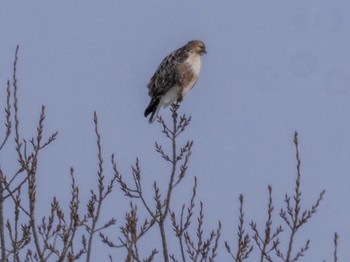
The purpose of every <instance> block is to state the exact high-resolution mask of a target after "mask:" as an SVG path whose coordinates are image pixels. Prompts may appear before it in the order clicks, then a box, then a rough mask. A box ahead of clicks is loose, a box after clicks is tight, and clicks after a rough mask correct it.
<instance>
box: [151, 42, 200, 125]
mask: <svg viewBox="0 0 350 262" xmlns="http://www.w3.org/2000/svg"><path fill="white" fill-rule="evenodd" d="M205 53H206V49H205V45H204V43H203V42H202V41H199V40H193V41H190V42H188V43H187V44H186V45H184V46H183V47H181V48H179V49H177V50H175V51H174V52H172V53H171V54H169V55H168V56H166V57H165V58H164V59H163V61H162V62H161V63H160V65H159V66H158V68H157V70H156V72H155V73H154V75H153V76H152V78H151V79H150V81H149V83H148V85H147V88H148V94H149V96H150V97H151V101H150V103H149V105H148V107H147V108H146V111H145V117H147V116H148V115H149V114H150V113H152V114H151V117H150V120H149V121H150V123H152V122H153V121H154V120H155V119H156V118H157V114H158V112H159V109H160V108H161V107H162V106H163V107H167V106H169V105H170V104H171V103H173V102H176V101H177V102H181V101H182V99H183V98H184V96H185V95H186V94H187V92H188V91H189V90H190V89H191V88H192V87H193V86H194V85H195V83H196V82H197V79H198V75H199V71H200V67H201V61H200V57H201V56H202V55H203V54H205Z"/></svg>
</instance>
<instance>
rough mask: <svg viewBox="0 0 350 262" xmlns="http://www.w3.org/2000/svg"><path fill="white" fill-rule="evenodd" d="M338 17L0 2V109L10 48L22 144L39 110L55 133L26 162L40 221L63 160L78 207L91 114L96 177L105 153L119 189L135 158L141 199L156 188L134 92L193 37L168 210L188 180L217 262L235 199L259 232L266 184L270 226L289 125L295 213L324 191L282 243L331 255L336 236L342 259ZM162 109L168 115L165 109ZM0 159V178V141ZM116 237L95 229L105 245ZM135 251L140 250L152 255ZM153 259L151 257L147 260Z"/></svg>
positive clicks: (322, 8) (112, 209) (277, 10)
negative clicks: (187, 121)
mask: <svg viewBox="0 0 350 262" xmlns="http://www.w3.org/2000/svg"><path fill="white" fill-rule="evenodd" d="M349 13H350V2H349V1H346V0H343V1H341V0H339V1H334V0H332V1H326V0H314V1H313V0H309V1H295V0H293V1H289V0H288V1H277V0H271V1H258V0H256V1H243V0H241V1H237V0H230V1H228V0H220V1H204V0H192V1H184V0H181V1H153V0H149V1H121V0H120V1H99V2H98V3H97V2H95V1H80V0H79V1H43V0H40V1H35V3H33V2H28V1H2V2H1V3H0V83H1V86H2V91H1V94H2V95H1V97H2V98H1V100H0V102H1V103H2V104H3V105H4V103H5V101H6V100H5V98H4V95H5V88H6V81H7V79H9V78H11V75H12V62H13V57H14V51H15V48H16V45H17V44H19V45H20V50H19V64H18V75H17V76H18V79H19V107H20V118H21V128H22V136H23V137H24V138H30V137H31V136H32V135H34V134H35V127H36V121H37V120H38V117H39V113H40V107H41V105H42V104H44V105H45V106H46V116H47V117H46V130H47V133H46V134H47V135H49V134H51V133H52V132H54V131H56V130H57V131H58V132H59V135H58V139H57V141H55V142H54V144H52V145H51V146H50V147H48V148H47V150H46V151H45V153H44V154H43V155H42V157H41V162H40V164H39V173H38V174H39V177H38V183H39V188H38V190H37V191H38V199H39V200H40V203H39V204H38V207H39V215H40V212H42V213H43V214H44V213H45V212H46V211H47V210H48V208H49V207H50V200H51V199H52V197H53V196H54V195H57V196H58V199H60V201H62V203H67V202H68V199H69V190H70V188H69V183H70V178H69V168H70V167H71V166H73V167H74V168H75V171H76V177H77V180H78V181H79V182H78V183H79V186H80V188H81V194H82V197H81V198H82V202H83V203H84V202H86V201H87V199H88V192H89V190H90V188H93V187H96V176H95V173H96V170H97V157H96V154H97V150H96V140H95V135H94V127H93V121H92V116H93V112H94V110H96V111H97V113H98V116H99V123H100V132H101V135H102V145H103V152H104V159H105V172H106V176H107V177H111V175H112V170H111V166H110V163H109V159H110V155H111V154H112V153H115V154H116V157H117V164H118V167H119V169H120V171H121V172H122V174H123V175H124V177H126V178H128V179H130V180H129V181H130V182H131V181H132V180H131V173H130V166H131V165H132V164H133V163H134V161H135V158H136V157H139V159H140V164H141V168H142V171H143V177H144V183H145V187H146V188H148V190H149V192H150V193H151V189H152V184H153V181H154V180H155V179H157V181H159V182H160V183H161V184H162V183H163V185H166V182H167V178H168V174H169V172H168V171H169V168H170V167H169V166H167V165H166V164H164V163H163V162H162V161H160V158H159V156H158V155H157V154H156V152H155V151H154V149H153V147H154V143H155V141H163V142H164V139H163V138H162V134H161V132H160V126H159V125H158V124H153V125H149V124H148V120H147V119H145V118H144V117H143V112H144V109H145V108H146V106H147V105H148V102H149V97H148V95H147V89H146V85H147V83H148V81H149V79H150V77H151V76H152V75H153V73H154V71H155V70H156V68H157V66H158V65H159V63H160V62H161V60H162V59H163V58H164V57H165V56H166V55H167V54H168V53H170V52H171V51H173V50H175V49H176V48H179V47H181V46H182V45H184V44H185V43H187V42H188V41H189V40H192V39H201V40H203V41H204V42H205V44H206V46H207V51H208V54H207V55H206V56H204V57H203V58H202V71H201V75H200V78H199V81H198V82H197V84H196V86H195V88H194V89H193V90H192V91H191V92H190V93H189V94H188V96H187V97H186V99H185V100H184V102H183V104H182V105H181V108H180V112H181V113H186V114H187V115H191V116H192V122H191V125H190V126H189V128H188V130H187V132H186V133H185V135H184V136H183V138H182V140H181V141H182V142H185V140H186V139H193V140H194V147H193V154H192V156H191V160H190V167H189V172H188V174H187V178H186V179H185V180H184V182H183V184H182V186H181V187H179V188H178V189H177V192H175V199H176V200H175V201H176V202H174V205H175V203H176V204H178V205H179V206H180V205H182V202H183V201H186V200H187V199H188V197H189V196H190V193H191V187H192V184H193V177H194V176H197V177H198V180H199V181H198V182H199V185H198V198H197V200H198V201H199V200H202V201H203V202H204V206H205V219H206V225H207V226H206V229H207V230H209V229H211V228H214V227H215V226H216V225H217V221H218V220H219V219H220V220H221V221H222V223H223V234H222V238H221V248H220V250H219V253H220V255H219V259H218V261H230V260H229V256H228V254H227V253H226V251H225V250H224V247H223V242H224V241H225V240H228V241H229V242H230V243H231V245H233V244H232V243H235V241H236V226H237V216H238V196H239V194H240V193H243V194H244V196H245V213H246V222H250V221H251V219H254V220H256V221H257V222H258V223H260V224H263V223H264V221H265V217H266V214H265V210H266V205H267V185H268V184H271V185H272V187H273V198H274V204H275V207H276V210H275V211H276V212H275V219H274V221H275V222H276V225H279V224H282V223H283V222H282V220H281V219H280V218H279V216H278V212H279V210H280V207H282V205H283V198H284V195H285V193H289V194H292V193H293V188H294V184H293V183H294V180H295V176H296V160H295V149H294V145H293V134H294V131H296V130H297V131H298V132H299V139H300V140H299V142H300V155H301V160H302V192H303V207H309V206H310V205H311V204H313V203H314V201H315V200H316V199H317V197H318V195H319V193H320V192H321V191H322V190H323V189H326V191H327V192H326V195H325V198H324V200H323V201H322V203H321V206H320V207H319V210H318V212H317V214H316V215H315V216H314V217H313V218H312V219H311V220H310V222H309V223H307V224H306V225H305V226H304V227H303V228H301V230H300V232H299V235H298V237H297V241H299V242H298V244H297V245H296V246H295V248H298V247H300V246H301V245H303V243H304V241H305V240H306V239H311V245H310V250H309V251H308V252H307V253H306V257H305V258H304V259H302V260H301V261H323V259H326V260H328V261H330V260H331V257H332V252H333V244H332V243H333V234H334V232H338V233H339V235H340V240H339V259H340V260H341V261H343V260H345V259H346V258H348V257H350V249H349V244H348V243H350V220H349V214H350V203H349V199H350V45H349V41H350V30H349V28H350V17H349ZM161 115H162V116H164V117H165V118H166V119H169V116H170V112H169V111H168V110H162V111H161ZM3 118H4V115H3V116H2V119H3ZM1 122H2V121H1ZM3 133H4V131H2V133H1V134H2V135H3ZM6 152H7V153H6V154H5V155H4V154H2V155H0V161H1V166H2V168H3V169H4V170H11V169H12V168H13V167H11V165H12V164H13V165H15V163H16V161H15V154H14V150H13V149H11V146H7V151H6ZM151 199H152V196H150V200H151ZM187 202H188V201H187ZM127 205H128V200H127V199H125V198H123V196H122V194H121V193H120V192H119V190H118V193H116V194H114V195H113V196H112V197H111V199H110V201H109V202H108V203H107V205H106V206H105V208H104V210H103V212H104V213H105V215H106V218H107V217H110V216H117V218H118V220H119V221H120V222H122V219H123V216H124V212H125V211H126V208H127ZM103 222H104V221H101V223H103ZM119 225H120V224H119V223H118V226H119ZM282 225H284V224H282ZM169 228H170V227H169ZM117 231H118V228H117V227H115V229H113V230H111V231H109V232H108V234H109V236H111V237H113V236H114V237H115V239H116V236H117V235H116V234H115V232H117ZM156 232H157V231H155V232H154V233H156ZM96 239H97V238H96ZM158 240H159V239H158ZM95 243H96V245H95V248H96V249H100V248H102V249H100V250H102V251H103V252H94V257H93V261H98V260H97V259H100V261H106V260H105V259H106V257H107V254H109V253H111V254H112V255H113V256H114V257H115V258H117V257H118V254H119V255H121V254H122V253H121V252H120V251H116V250H110V249H104V247H103V246H102V247H101V245H100V243H99V241H96V242H95ZM153 243H154V242H152V243H151V244H153ZM148 245H150V243H146V244H145V247H147V249H146V248H145V249H146V251H147V252H146V253H148V251H149V250H150V248H151V247H154V245H150V246H149V247H148ZM174 245H175V243H174ZM157 247H158V248H160V242H159V244H157ZM95 251H97V250H95ZM255 259H256V258H255ZM161 260H162V259H161V254H160V255H158V258H157V259H156V261H161ZM249 261H254V256H252V258H251V260H249Z"/></svg>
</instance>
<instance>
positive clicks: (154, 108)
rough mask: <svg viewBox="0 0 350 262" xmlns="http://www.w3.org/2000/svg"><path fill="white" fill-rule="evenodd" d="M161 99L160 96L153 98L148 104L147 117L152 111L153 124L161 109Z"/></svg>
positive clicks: (151, 119)
mask: <svg viewBox="0 0 350 262" xmlns="http://www.w3.org/2000/svg"><path fill="white" fill-rule="evenodd" d="M159 102H160V99H159V98H158V97H155V98H152V99H151V101H150V102H149V105H148V106H147V108H146V110H145V117H147V116H148V115H149V114H150V113H152V114H151V117H150V118H149V123H150V124H152V123H153V122H154V120H156V119H157V116H158V112H159V109H160V103H159Z"/></svg>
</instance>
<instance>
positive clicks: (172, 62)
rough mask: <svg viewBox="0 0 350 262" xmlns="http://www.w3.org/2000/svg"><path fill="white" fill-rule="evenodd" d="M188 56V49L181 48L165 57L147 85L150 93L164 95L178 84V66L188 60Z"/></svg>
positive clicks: (154, 95)
mask: <svg viewBox="0 0 350 262" xmlns="http://www.w3.org/2000/svg"><path fill="white" fill-rule="evenodd" d="M187 56H188V53H187V51H186V49H185V48H180V49H177V50H176V51H174V52H172V53H171V54H169V55H168V56H166V57H165V58H164V59H163V61H162V62H161V63H160V65H159V66H158V68H157V70H156V72H155V73H154V75H153V76H152V78H151V80H150V81H149V83H148V85H147V88H148V89H149V90H148V94H149V95H150V96H151V97H159V96H162V95H164V94H165V93H166V92H167V91H168V90H169V89H170V88H171V87H173V86H174V85H175V84H176V82H177V81H178V77H177V67H178V65H179V64H181V63H182V62H183V61H185V60H186V58H187Z"/></svg>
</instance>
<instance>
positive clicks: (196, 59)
mask: <svg viewBox="0 0 350 262" xmlns="http://www.w3.org/2000/svg"><path fill="white" fill-rule="evenodd" d="M186 63H187V64H188V65H190V67H191V69H192V70H193V73H194V74H195V75H196V76H198V75H199V72H200V70H201V57H200V56H199V55H190V56H189V57H188V58H187V60H186Z"/></svg>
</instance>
